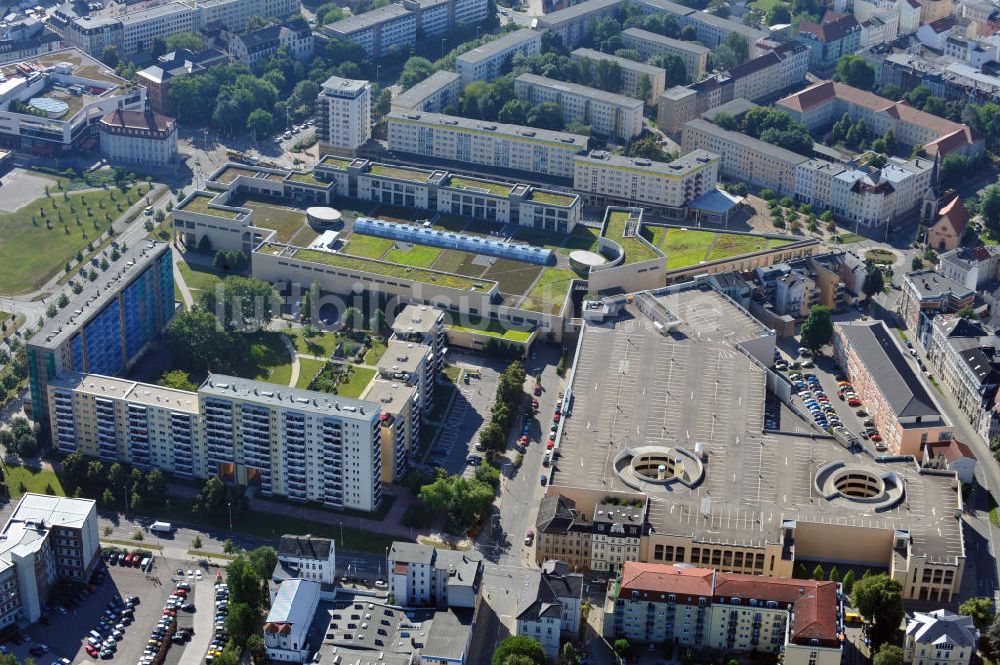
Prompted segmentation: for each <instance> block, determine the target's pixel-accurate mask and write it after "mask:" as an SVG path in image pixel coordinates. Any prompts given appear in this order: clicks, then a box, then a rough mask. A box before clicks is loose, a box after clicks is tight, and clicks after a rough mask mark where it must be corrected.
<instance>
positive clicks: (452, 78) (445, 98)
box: [392, 69, 462, 113]
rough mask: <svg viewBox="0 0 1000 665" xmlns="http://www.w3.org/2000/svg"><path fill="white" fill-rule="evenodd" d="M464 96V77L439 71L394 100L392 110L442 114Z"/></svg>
mask: <svg viewBox="0 0 1000 665" xmlns="http://www.w3.org/2000/svg"><path fill="white" fill-rule="evenodd" d="M461 96H462V77H461V76H459V75H458V74H456V73H455V72H448V71H445V70H443V69H439V70H438V71H436V72H434V73H433V74H431V75H430V76H428V77H427V78H425V79H424V80H423V81H421V82H420V83H418V84H416V85H415V86H413V87H412V88H410V89H409V90H406V91H405V92H402V93H400V94H398V95H396V96H395V97H393V98H392V108H393V109H394V110H399V111H417V112H421V111H427V112H429V113H440V112H441V111H442V110H444V108H445V107H446V106H449V105H451V104H456V103H458V99H459V97H461Z"/></svg>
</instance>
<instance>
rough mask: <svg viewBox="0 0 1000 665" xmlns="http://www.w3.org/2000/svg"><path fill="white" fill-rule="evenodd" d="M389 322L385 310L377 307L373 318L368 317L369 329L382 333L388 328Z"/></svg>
mask: <svg viewBox="0 0 1000 665" xmlns="http://www.w3.org/2000/svg"><path fill="white" fill-rule="evenodd" d="M388 328H389V324H388V322H387V321H386V318H385V312H383V311H382V310H380V309H376V310H375V313H374V314H372V316H371V318H370V319H368V329H369V330H371V331H372V332H376V333H380V332H384V331H386V330H388Z"/></svg>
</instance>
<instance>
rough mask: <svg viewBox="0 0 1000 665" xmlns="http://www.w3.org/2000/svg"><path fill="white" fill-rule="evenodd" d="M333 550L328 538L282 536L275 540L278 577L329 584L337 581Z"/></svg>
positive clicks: (331, 542)
mask: <svg viewBox="0 0 1000 665" xmlns="http://www.w3.org/2000/svg"><path fill="white" fill-rule="evenodd" d="M336 549H337V548H336V543H334V542H333V540H331V539H330V538H317V537H316V536H311V535H308V534H307V535H305V536H293V535H289V534H285V535H283V536H282V537H281V539H280V540H279V541H278V567H279V568H281V571H282V577H284V578H288V579H296V578H297V579H303V580H312V581H314V582H319V583H320V584H333V583H334V582H336V580H337V554H336Z"/></svg>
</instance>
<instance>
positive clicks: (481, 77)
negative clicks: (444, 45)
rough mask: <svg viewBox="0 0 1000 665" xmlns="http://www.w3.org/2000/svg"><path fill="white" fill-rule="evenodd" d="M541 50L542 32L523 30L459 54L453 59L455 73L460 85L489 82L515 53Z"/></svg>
mask: <svg viewBox="0 0 1000 665" xmlns="http://www.w3.org/2000/svg"><path fill="white" fill-rule="evenodd" d="M541 51H542V33H540V32H537V31H535V30H530V29H528V28H522V29H521V30H515V31H513V32H508V33H506V34H505V35H503V36H502V37H500V38H499V39H494V40H493V41H491V42H487V43H485V44H483V45H482V46H478V47H476V48H474V49H472V50H470V51H466V52H465V53H463V54H461V55H460V56H458V57H457V58H455V71H457V72H458V74H459V75H460V76H461V77H462V85H463V86H465V85H468V84H469V83H472V82H473V81H492V80H493V79H495V78H497V77H498V76H500V75H501V74H503V73H504V72H505V71H506V70H507V69H508V68H509V67H510V63H511V61H512V60H513V59H514V56H515V55H517V54H518V53H521V54H523V55H526V56H533V55H538V54H539V53H541Z"/></svg>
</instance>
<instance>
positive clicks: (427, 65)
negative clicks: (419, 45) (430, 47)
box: [399, 56, 434, 90]
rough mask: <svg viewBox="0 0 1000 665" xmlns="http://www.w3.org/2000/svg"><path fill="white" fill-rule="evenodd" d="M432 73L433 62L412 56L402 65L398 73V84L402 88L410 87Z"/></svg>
mask: <svg viewBox="0 0 1000 665" xmlns="http://www.w3.org/2000/svg"><path fill="white" fill-rule="evenodd" d="M433 73H434V64H433V63H432V62H431V61H430V60H428V59H427V58H421V57H418V56H413V57H412V58H410V59H409V60H407V61H406V64H404V65H403V71H402V72H401V73H400V75H399V85H400V87H401V88H402V89H403V90H406V89H407V88H412V87H413V86H415V85H416V84H418V83H420V82H421V81H423V80H424V79H425V78H427V77H428V76H430V75H431V74H433Z"/></svg>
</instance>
